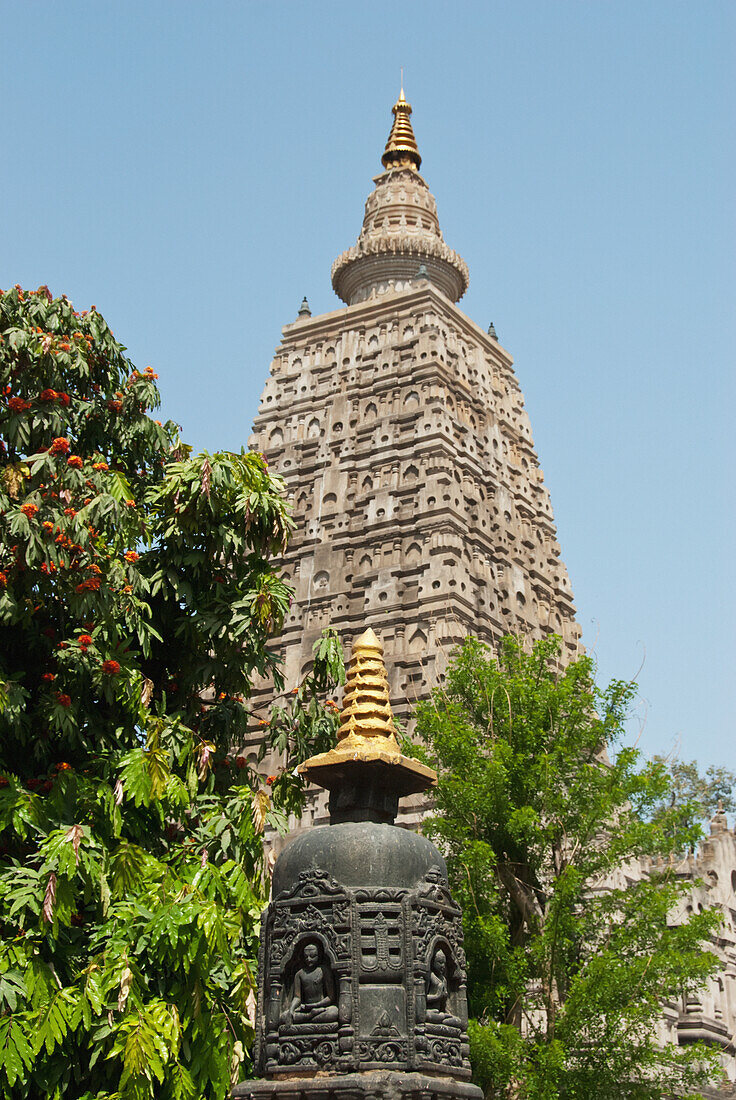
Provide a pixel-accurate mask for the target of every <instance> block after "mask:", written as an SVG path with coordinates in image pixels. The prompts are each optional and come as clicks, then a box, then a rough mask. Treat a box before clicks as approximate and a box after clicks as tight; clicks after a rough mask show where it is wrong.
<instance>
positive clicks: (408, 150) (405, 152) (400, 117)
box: [381, 86, 422, 172]
mask: <svg viewBox="0 0 736 1100" xmlns="http://www.w3.org/2000/svg"><path fill="white" fill-rule="evenodd" d="M391 110H392V111H393V116H394V121H393V125H392V127H391V133H390V134H389V135H388V141H387V142H386V148H385V149H384V152H383V156H382V157H381V163H382V165H383V167H384V168H413V169H415V170H416V171H417V172H418V171H419V169H420V168H421V165H422V158H421V156H420V155H419V147H418V146H417V140H416V138H415V137H414V130H413V129H412V125H411V121H410V115H411V104H409V103H407V102H406V99H405V97H404V89H403V86H402V89H401V92H400V93H399V98H398V99H397V100H396V102H395V103H394V105H393V107H392V108H391Z"/></svg>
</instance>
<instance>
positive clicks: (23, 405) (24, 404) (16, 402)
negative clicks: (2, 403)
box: [8, 397, 31, 413]
mask: <svg viewBox="0 0 736 1100" xmlns="http://www.w3.org/2000/svg"><path fill="white" fill-rule="evenodd" d="M30 407H31V403H30V401H24V399H23V398H22V397H11V398H10V401H8V408H9V409H10V411H11V412H12V413H22V412H25V411H26V409H30Z"/></svg>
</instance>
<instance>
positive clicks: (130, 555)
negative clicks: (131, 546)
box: [125, 550, 140, 565]
mask: <svg viewBox="0 0 736 1100" xmlns="http://www.w3.org/2000/svg"><path fill="white" fill-rule="evenodd" d="M139 557H140V554H136V552H135V550H128V551H126V554H125V560H126V561H129V562H130V563H131V565H132V564H133V562H134V561H138V558H139Z"/></svg>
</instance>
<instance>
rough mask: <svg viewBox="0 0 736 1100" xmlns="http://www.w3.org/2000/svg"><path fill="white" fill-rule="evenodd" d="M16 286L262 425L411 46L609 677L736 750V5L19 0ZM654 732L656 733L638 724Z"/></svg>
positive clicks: (664, 727) (13, 104)
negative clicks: (42, 290)
mask: <svg viewBox="0 0 736 1100" xmlns="http://www.w3.org/2000/svg"><path fill="white" fill-rule="evenodd" d="M0 17H1V19H2V23H1V25H2V29H3V35H2V62H1V64H0V94H1V95H2V99H1V101H0V102H1V103H2V108H1V110H2V150H3V152H2V158H1V159H0V200H1V201H0V211H1V216H2V235H1V237H0V286H3V287H4V286H7V285H9V284H12V283H15V282H19V283H21V284H23V285H27V286H37V285H38V284H39V283H47V284H48V285H49V286H50V287H51V289H52V290H53V291H54V292H56V293H59V292H62V291H64V292H66V293H67V294H68V295H69V296H70V297H71V298H72V300H73V301H74V303H75V305H77V307H78V308H87V307H89V305H91V304H93V303H94V304H95V305H97V307H98V308H99V309H100V310H101V311H102V312H103V313H104V314H105V316H106V318H107V319H108V321H109V323H110V324H111V326H112V327H113V329H114V331H115V333H116V335H117V336H118V338H119V339H121V340H122V341H123V343H124V344H126V345H127V347H128V348H129V351H130V354H131V356H132V358H133V359H134V361H135V362H136V364H137V365H138V366H140V367H144V366H146V365H148V364H149V363H150V364H152V365H153V366H154V368H155V369H156V370H157V371H158V372H159V374H160V384H161V387H162V391H163V395H164V411H165V413H166V414H167V415H169V416H171V417H173V418H174V419H176V420H177V421H179V422H180V423H181V424H182V425H183V429H184V436H185V438H186V439H187V440H189V441H190V442H191V443H193V444H194V445H195V446H196V447H199V448H207V449H209V450H216V449H225V448H238V447H239V446H240V445H241V444H242V443H246V442H247V439H248V435H249V433H250V428H251V424H252V420H253V417H254V415H255V413H256V410H257V404H258V397H259V394H260V391H261V389H262V386H263V383H264V380H265V377H266V374H267V371H268V366H269V362H270V359H271V355H272V352H273V349H274V347H275V346H276V345H277V344H278V342H279V337H280V331H281V327H282V326H283V325H284V324H285V323H287V322H289V321H291V320H292V319H293V318H294V317H295V315H296V311H297V309H298V306H299V302H300V301H301V297H302V295H303V294H307V295H308V297H309V300H310V303H311V305H312V309H313V312H314V313H318V312H323V311H326V310H329V309H332V308H335V307H336V306H337V305H338V304H339V303H338V302H337V300H336V298H335V297H334V294H333V292H332V290H331V287H330V278H329V273H330V265H331V263H332V260H333V259H334V257H335V256H336V255H337V254H338V253H339V252H341V251H342V250H343V249H344V248H347V247H348V246H349V245H351V244H352V243H353V242H354V240H355V238H356V236H357V234H358V231H359V229H360V224H361V220H362V213H363V203H364V200H365V198H366V195H367V194H368V191H369V190H370V188H371V186H372V184H371V177H372V176H373V175H375V174H376V173H377V172H378V171H379V170H380V154H381V151H382V149H383V144H384V142H385V139H386V135H387V133H388V129H389V125H390V122H391V115H390V107H391V104H392V103H393V101H394V99H395V98H396V94H397V91H398V79H399V69H400V67H401V66H403V67H404V70H405V87H406V93H407V97H408V98H409V100H410V101H411V103H412V104H413V107H414V116H413V121H414V124H415V132H416V135H417V140H418V142H419V147H420V150H421V152H422V155H423V157H424V163H423V166H422V169H423V174H424V175H425V178H426V179H427V181H428V183H429V185H430V188H431V190H432V191H433V193H434V194H435V195H436V197H437V201H438V208H439V215H440V222H441V225H442V229H443V232H444V235H445V239H446V240H447V241H448V243H449V244H450V245H451V246H452V247H453V248H455V249H456V250H457V251H458V252H460V254H461V255H462V256H464V257H465V259H466V260H467V262H468V265H469V268H470V289H469V291H468V293H467V295H466V296H465V298H464V299H463V301H462V302H461V306H462V308H463V309H464V310H465V312H466V313H468V314H469V316H471V317H472V318H473V319H474V320H475V321H477V322H478V323H479V324H481V325H483V326H484V327H485V326H486V325H487V324H488V322H489V321H490V320H493V321H494V322H495V325H496V328H497V330H498V334H499V338H500V340H501V342H502V343H503V344H504V346H505V347H506V348H508V350H509V351H510V352H511V353H512V354H513V356H514V358H515V362H516V369H517V372H518V376H519V380H520V383H521V386H522V389H523V391H524V393H525V396H526V403H527V409H528V411H529V414H530V417H531V422H532V428H533V432H534V438H535V443H536V446H537V451H538V453H539V456H540V459H541V463H542V466H543V469H544V471H545V478H546V483H547V486H548V487H549V489H550V492H551V494H552V502H553V506H554V510H555V517H556V521H557V525H558V530H559V537H560V542H561V544H562V549H563V557H564V559H565V561H566V563H567V565H568V569H569V572H570V576H571V580H572V585H573V590H574V592H575V596H576V603H577V607H578V612H579V615H578V617H579V620H580V622H581V625H582V627H583V631H584V640H585V642H586V644H587V646H588V647H589V649H592V650H593V651H594V653H595V655H596V657H597V659H598V661H599V667H600V677H601V679H602V680H606V679H608V678H610V677H612V676H620V677H630V676H633V675H635V674H636V673H637V670H639V669H640V666H641V669H640V671H639V675H638V678H639V683H640V687H641V701H640V705H639V708H638V720H637V721H636V722H634V723H633V724H632V735H636V736H639V737H640V744H641V746H642V747H643V748H644V749H645V750H646V751H647V752H657V751H660V752H668V751H670V750H672V749H673V747H674V748H677V749H678V751H679V752H680V753H681V755H682V756H684V757H685V758H686V759H689V758H691V757H697V758H698V759H699V760H700V761H701V762H702V763H703V764H708V763H722V764H725V765H727V766H730V767H734V768H736V752H734V747H733V746H734V733H735V732H736V722H735V721H734V719H735V717H736V714H735V712H736V688H735V687H734V685H735V684H736V675H735V674H734V668H735V667H736V642H735V641H734V636H735V634H736V631H735V629H734V623H735V621H736V599H735V597H734V584H733V577H732V568H733V563H734V561H735V560H736V523H735V521H734V493H733V482H734V475H735V474H736V462H735V461H734V458H735V451H736V447H735V445H734V431H733V426H732V422H733V415H734V404H735V398H736V392H735V391H736V386H735V385H734V353H733V338H732V328H733V321H734V290H735V288H736V249H735V247H734V246H735V245H736V232H735V228H736V227H735V225H734V204H733V200H732V198H731V190H732V181H733V178H734V175H736V172H735V171H734V169H735V168H736V165H735V164H734V160H735V159H736V156H735V154H734V141H733V134H734V123H735V122H736V94H735V92H736V81H735V80H734V75H733V74H734V71H735V65H734V63H735V61H736V57H735V56H734V55H735V53H736V50H735V48H734V47H735V45H736V5H734V4H733V2H732V0H729V2H716V0H709V2H705V3H695V2H691V3H685V2H683V0H667V2H660V0H636V2H629V0H617V2H615V3H614V2H613V0H587V2H582V0H581V2H575V0H546V2H539V0H525V2H520V3H512V2H510V0H509V2H507V3H503V4H500V3H494V2H485V3H469V2H465V3H464V2H462V0H460V2H459V3H455V4H453V5H450V4H447V3H434V2H423V3H421V4H411V5H399V4H396V3H387V2H385V0H378V2H374V3H371V4H360V5H358V4H346V3H344V2H343V3H324V2H317V3H315V2H312V3H296V2H291V3H277V2H271V3H265V2H264V3H258V4H255V3H224V2H218V0H210V2H209V3H207V4H204V3H198V4H195V3H193V2H190V3H184V2H178V3H174V2H170V3H164V2H156V0H152V2H147V3H137V2H134V0H126V3H125V4H116V5H113V4H111V3H99V2H98V3H78V2H74V0H69V2H66V3H64V4H59V3H44V2H40V0H39V2H35V3H32V4H25V5H23V4H17V3H14V4H10V3H8V2H7V0H5V2H3V3H2V4H0ZM640 727H641V728H640Z"/></svg>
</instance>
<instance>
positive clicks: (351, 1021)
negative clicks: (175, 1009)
mask: <svg viewBox="0 0 736 1100" xmlns="http://www.w3.org/2000/svg"><path fill="white" fill-rule="evenodd" d="M341 719H342V721H341V726H340V730H339V733H338V738H339V741H338V746H337V748H335V749H333V750H332V751H331V752H328V753H324V754H322V755H321V756H315V757H313V758H312V759H311V760H308V761H307V762H306V763H305V764H303V765H302V766H301V769H300V770H301V771H302V772H303V774H304V775H306V776H307V777H308V778H309V779H311V780H313V781H314V782H316V783H318V784H319V785H320V786H323V787H326V788H327V789H328V790H329V792H330V821H331V823H330V824H329V825H324V826H321V827H316V828H313V829H310V830H308V831H306V832H304V833H302V834H301V835H298V836H297V837H296V838H295V839H294V840H292V841H291V842H290V843H288V844H287V845H286V847H285V848H284V851H283V852H282V854H281V856H280V857H279V859H278V860H277V862H276V866H275V867H274V873H273V900H272V901H271V903H270V905H269V906H268V908H267V909H266V910H265V912H264V914H263V918H262V925H261V948H260V957H259V987H258V1013H257V1020H256V1041H255V1053H254V1056H255V1065H256V1069H257V1072H259V1073H260V1074H261V1075H262V1077H261V1078H260V1079H258V1080H255V1081H245V1082H243V1083H242V1084H240V1085H238V1086H236V1088H235V1089H234V1090H233V1096H234V1097H243V1098H246V1097H247V1098H252V1100H267V1098H269V1100H271V1098H273V1100H277V1098H278V1100H317V1098H320V1100H363V1098H366V1100H367V1098H371V1100H379V1098H383V1097H386V1098H389V1097H390V1098H391V1100H403V1098H404V1097H407V1098H409V1097H411V1098H416V1100H419V1098H420V1097H421V1100H435V1098H437V1100H439V1098H440V1097H442V1098H447V1100H451V1098H452V1097H457V1098H458V1100H481V1098H482V1093H481V1090H480V1089H479V1088H477V1087H476V1086H475V1085H473V1084H471V1083H470V1065H469V1062H468V1038H467V1032H466V1028H467V1001H466V987H465V956H464V953H463V945H462V941H463V933H462V920H461V912H460V909H459V907H458V906H457V905H456V904H455V902H454V901H453V900H452V897H451V896H450V892H449V890H448V886H447V870H446V867H445V861H444V859H443V858H442V856H441V855H440V853H439V852H438V851H437V849H436V848H435V846H434V845H433V844H431V843H430V841H428V840H426V839H425V838H424V837H421V836H418V835H417V834H416V833H412V832H409V831H407V830H405V829H400V828H397V827H396V826H395V825H394V824H393V821H394V818H395V816H396V812H397V808H398V802H399V798H400V797H401V796H402V795H407V794H411V793H415V792H418V791H422V790H426V789H427V788H428V787H430V786H432V785H433V783H434V782H435V779H436V777H435V775H434V772H432V771H431V769H429V768H427V767H425V766H424V765H423V764H420V763H419V762H418V761H416V760H412V759H410V758H408V757H405V756H402V754H401V751H400V749H399V746H398V744H397V742H396V738H395V735H394V730H393V722H392V717H391V708H390V705H389V697H388V683H387V681H386V670H385V668H384V664H383V650H382V646H381V643H380V641H379V640H378V638H377V637H376V635H375V634H374V633H373V631H372V630H367V631H366V632H365V633H364V634H362V635H361V636H360V638H358V639H357V641H356V642H355V645H354V647H353V654H352V658H351V661H350V667H349V670H348V680H347V684H346V688H345V698H344V705H343V710H342V714H341Z"/></svg>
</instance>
